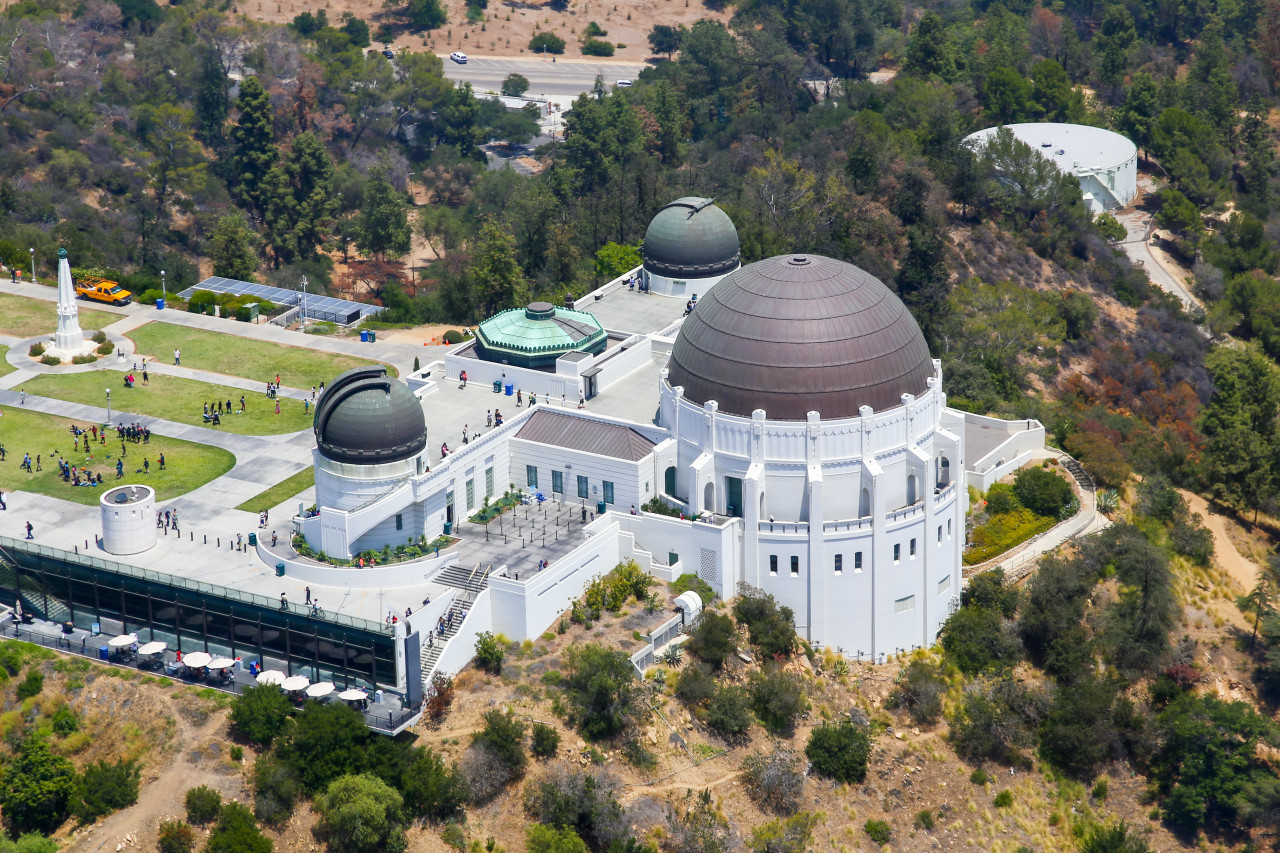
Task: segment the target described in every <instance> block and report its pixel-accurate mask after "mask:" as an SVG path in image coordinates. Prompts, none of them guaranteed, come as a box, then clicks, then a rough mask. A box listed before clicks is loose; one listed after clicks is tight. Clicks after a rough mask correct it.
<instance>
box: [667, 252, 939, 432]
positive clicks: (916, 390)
mask: <svg viewBox="0 0 1280 853" xmlns="http://www.w3.org/2000/svg"><path fill="white" fill-rule="evenodd" d="M932 375H933V359H932V358H931V356H930V355H929V346H928V344H926V343H925V340H924V335H922V334H921V333H920V327H919V326H917V325H916V321H915V318H914V317H912V316H911V313H910V312H909V311H907V307H906V306H905V305H903V304H902V300H900V299H898V297H897V296H895V295H894V294H893V293H892V292H891V291H890V290H889V288H887V287H885V286H884V284H883V283H882V282H881V281H880V280H879V279H877V278H876V277H875V276H873V275H871V274H870V273H868V272H866V271H865V270H862V269H859V268H858V267H855V266H854V265H853V264H847V263H844V262H843V261H837V260H833V259H832V258H824V257H822V256H820V255H780V256H778V257H776V258H769V259H767V260H763V261H759V262H758V263H754V264H751V265H750V266H746V267H743V268H742V269H739V270H737V271H736V272H733V273H730V274H729V275H727V276H725V277H724V278H723V279H721V280H720V282H719V283H717V284H716V285H715V286H714V287H712V288H711V290H710V291H708V292H707V293H706V295H705V296H703V297H702V298H701V299H699V300H698V305H697V307H696V308H695V309H694V311H693V313H692V314H691V315H689V317H688V319H686V320H685V322H684V325H683V326H682V327H681V329H680V334H679V336H678V337H677V338H676V342H675V345H674V346H673V347H672V349H671V360H670V363H669V372H668V381H669V382H670V384H671V385H672V386H677V385H679V386H683V387H684V395H685V398H686V399H688V400H691V401H693V402H695V403H699V404H701V403H705V402H706V401H708V400H715V401H716V402H717V403H718V404H719V407H720V411H722V412H727V413H730V414H734V415H740V416H742V417H750V416H751V412H752V411H753V410H755V409H764V410H765V413H766V414H767V416H768V417H769V419H770V420H789V421H794V420H804V419H805V418H806V417H807V414H808V413H809V412H811V411H816V412H819V413H820V414H821V415H822V418H823V420H833V419H837V418H849V417H857V415H858V409H859V407H860V406H871V407H872V408H873V409H875V410H876V411H882V410H885V409H890V408H893V407H894V406H899V405H901V404H902V400H901V397H902V395H903V394H916V395H919V394H921V393H923V392H924V390H925V388H926V387H927V385H926V382H927V380H928V378H929V377H930V376H932Z"/></svg>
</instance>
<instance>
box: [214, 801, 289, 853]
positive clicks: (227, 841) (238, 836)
mask: <svg viewBox="0 0 1280 853" xmlns="http://www.w3.org/2000/svg"><path fill="white" fill-rule="evenodd" d="M272 846H273V845H272V843H271V839H269V838H267V837H266V836H265V835H263V834H262V833H261V832H259V831H258V827H257V826H256V825H255V824H254V822H253V815H252V814H251V813H250V812H249V810H248V809H247V808H245V807H244V806H242V805H240V804H239V803H227V804H226V806H224V807H223V809H222V814H221V815H220V816H219V817H218V825H217V826H215V827H214V829H213V832H212V833H211V834H210V836H209V841H208V843H207V844H206V845H205V848H204V849H205V853H271V850H272Z"/></svg>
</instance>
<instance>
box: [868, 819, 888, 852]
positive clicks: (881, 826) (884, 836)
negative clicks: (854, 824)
mask: <svg viewBox="0 0 1280 853" xmlns="http://www.w3.org/2000/svg"><path fill="white" fill-rule="evenodd" d="M862 831H863V832H865V833H866V834H867V837H868V838H870V839H871V840H872V841H874V842H875V843H876V844H879V845H880V846H881V847H883V846H884V845H886V844H888V843H889V839H890V838H891V837H892V832H891V830H890V827H889V823H888V821H883V820H869V821H867V822H866V823H864V824H863V825H862Z"/></svg>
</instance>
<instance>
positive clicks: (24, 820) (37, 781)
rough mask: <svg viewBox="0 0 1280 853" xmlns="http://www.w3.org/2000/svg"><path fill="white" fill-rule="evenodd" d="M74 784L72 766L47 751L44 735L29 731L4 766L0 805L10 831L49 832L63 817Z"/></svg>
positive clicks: (57, 825)
mask: <svg viewBox="0 0 1280 853" xmlns="http://www.w3.org/2000/svg"><path fill="white" fill-rule="evenodd" d="M75 788H76V773H75V768H73V767H72V766H71V762H69V761H67V760H66V759H65V758H61V757H59V756H56V755H54V754H53V753H52V752H50V751H49V745H48V743H46V742H45V740H44V738H41V737H38V736H35V735H31V736H28V737H27V738H26V739H24V740H23V741H22V743H21V745H20V746H19V747H18V754H17V756H16V757H14V758H11V759H10V760H9V761H8V762H7V766H6V767H5V772H4V777H3V784H0V809H3V811H4V820H5V824H6V825H7V826H8V827H9V830H10V832H12V833H14V834H18V833H24V832H39V833H42V834H46V835H47V834H50V833H52V832H53V831H54V830H55V829H57V828H58V827H59V826H60V825H61V824H62V821H63V820H64V819H65V818H66V814H67V808H68V806H69V805H70V804H71V801H72V796H73V795H74V793H75Z"/></svg>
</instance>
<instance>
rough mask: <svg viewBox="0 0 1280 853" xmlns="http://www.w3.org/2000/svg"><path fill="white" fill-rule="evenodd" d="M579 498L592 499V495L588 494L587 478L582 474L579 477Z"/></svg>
mask: <svg viewBox="0 0 1280 853" xmlns="http://www.w3.org/2000/svg"><path fill="white" fill-rule="evenodd" d="M578 497H580V498H586V497H590V495H589V494H588V493H587V478H586V477H584V476H582V475H581V474H579V475H578Z"/></svg>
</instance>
